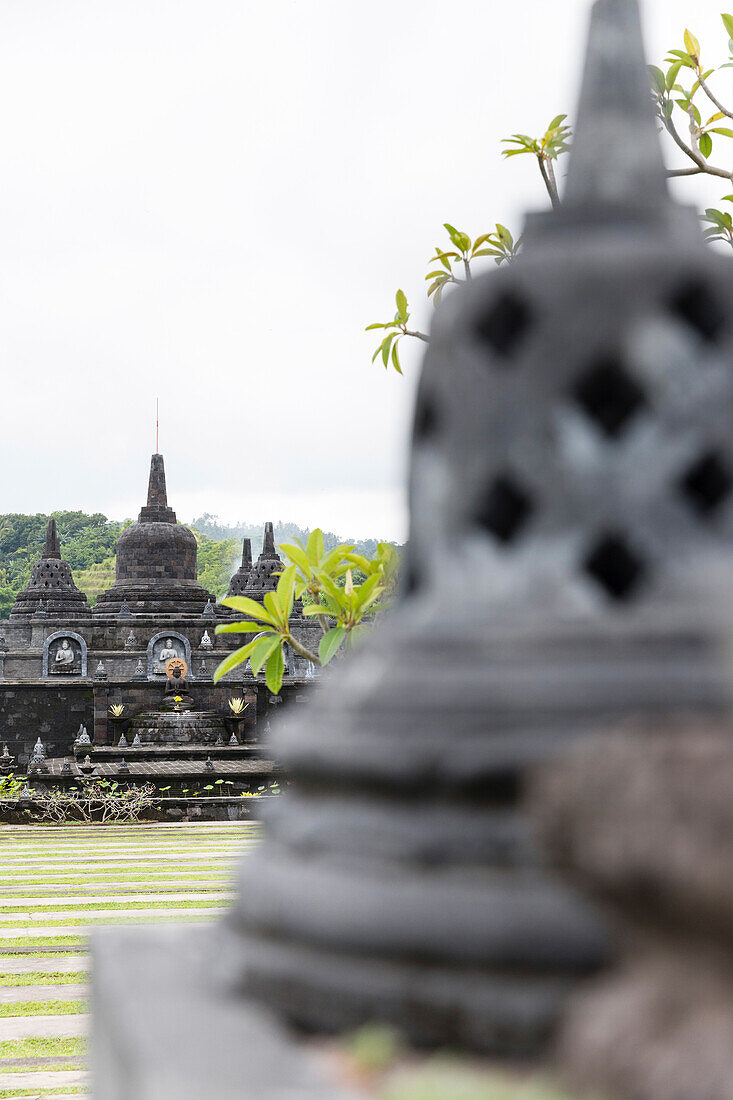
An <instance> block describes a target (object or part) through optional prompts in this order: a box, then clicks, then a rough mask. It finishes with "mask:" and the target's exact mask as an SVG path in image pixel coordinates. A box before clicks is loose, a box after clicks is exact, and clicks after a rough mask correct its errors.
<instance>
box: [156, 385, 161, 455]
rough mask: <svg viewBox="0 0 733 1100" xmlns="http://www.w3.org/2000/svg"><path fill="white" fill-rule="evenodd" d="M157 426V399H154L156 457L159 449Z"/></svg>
mask: <svg viewBox="0 0 733 1100" xmlns="http://www.w3.org/2000/svg"><path fill="white" fill-rule="evenodd" d="M158 424H159V420H158V398H157V397H156V399H155V453H156V454H157V455H159V454H160V447H159V444H158Z"/></svg>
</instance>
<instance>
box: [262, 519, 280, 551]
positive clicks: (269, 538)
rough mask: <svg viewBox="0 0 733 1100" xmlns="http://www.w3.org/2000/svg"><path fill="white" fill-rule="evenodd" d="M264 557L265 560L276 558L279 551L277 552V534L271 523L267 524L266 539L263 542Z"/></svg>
mask: <svg viewBox="0 0 733 1100" xmlns="http://www.w3.org/2000/svg"><path fill="white" fill-rule="evenodd" d="M262 557H263V558H276V557H277V551H276V550H275V534H274V532H273V529H272V524H271V523H266V524H265V537H264V539H263V541H262Z"/></svg>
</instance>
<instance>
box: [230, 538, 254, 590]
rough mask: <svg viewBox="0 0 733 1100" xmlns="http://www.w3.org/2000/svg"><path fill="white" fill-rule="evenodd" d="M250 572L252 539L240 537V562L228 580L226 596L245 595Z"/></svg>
mask: <svg viewBox="0 0 733 1100" xmlns="http://www.w3.org/2000/svg"><path fill="white" fill-rule="evenodd" d="M251 573H252V541H251V539H247V538H245V539H242V564H241V565H240V567H239V569H238V570H237V572H236V573H235V574H234V576H233V577H232V579H231V581H230V582H229V591H228V592H227V596H245V595H246V594H247V587H248V585H249V578H250V574H251Z"/></svg>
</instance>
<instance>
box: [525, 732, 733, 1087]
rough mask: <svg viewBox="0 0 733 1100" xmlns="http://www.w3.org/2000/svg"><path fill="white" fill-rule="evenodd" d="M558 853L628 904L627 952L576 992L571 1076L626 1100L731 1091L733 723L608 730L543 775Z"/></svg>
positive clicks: (546, 825) (547, 819)
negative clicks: (607, 971)
mask: <svg viewBox="0 0 733 1100" xmlns="http://www.w3.org/2000/svg"><path fill="white" fill-rule="evenodd" d="M532 803H533V806H534V812H535V820H536V826H537V829H538V831H539V833H540V835H541V837H542V838H543V840H544V842H545V845H546V849H547V852H548V854H549V856H550V858H551V860H552V862H553V863H554V864H555V865H556V866H557V867H559V868H561V869H563V870H564V871H565V872H566V873H567V875H568V876H569V878H571V879H572V880H573V881H574V882H575V883H576V884H577V885H580V886H582V887H583V888H584V889H585V890H586V891H587V893H588V894H589V895H590V896H592V897H594V898H596V899H597V900H602V901H603V902H605V903H606V904H608V905H609V906H610V907H611V908H612V909H613V910H614V911H615V912H616V914H617V918H618V922H619V927H620V930H621V939H622V944H623V949H624V950H623V962H622V963H621V964H620V965H619V967H618V968H617V969H614V970H612V971H611V972H610V973H609V974H608V975H607V976H606V977H604V978H602V979H599V980H598V981H597V982H594V983H592V984H591V985H590V986H589V987H588V988H586V989H584V990H582V991H581V992H578V993H576V994H575V996H574V997H573V998H572V999H571V1001H570V1004H569V1008H568V1011H567V1015H566V1018H565V1021H564V1025H563V1028H562V1032H561V1036H560V1060H561V1063H562V1065H563V1067H564V1068H565V1069H566V1071H567V1073H568V1075H569V1078H570V1080H571V1081H572V1083H573V1084H574V1085H575V1086H576V1087H577V1088H579V1089H580V1090H586V1091H587V1092H589V1093H590V1094H594V1093H595V1092H596V1091H599V1092H600V1093H601V1095H609V1096H611V1097H622V1098H624V1100H659V1098H660V1097H664V1100H692V1098H693V1097H694V1100H730V1097H731V1096H733V730H731V728H730V727H727V726H725V725H718V726H713V725H710V724H707V723H705V722H703V721H695V720H694V719H693V718H690V719H689V720H687V721H682V722H680V721H677V722H675V721H670V722H668V723H661V724H657V725H654V726H651V727H646V728H645V727H643V726H641V727H639V726H637V727H630V728H629V729H628V730H625V731H619V732H614V733H610V734H608V735H607V736H605V737H602V736H601V737H596V738H593V739H592V740H589V741H587V742H586V743H584V744H582V745H577V746H575V747H574V749H573V751H572V752H570V753H568V755H567V757H565V758H563V759H562V760H558V761H557V762H556V763H555V764H554V765H553V766H550V767H548V768H547V770H546V771H544V772H541V773H540V774H539V776H538V777H537V779H536V781H535V784H534V790H533V796H532Z"/></svg>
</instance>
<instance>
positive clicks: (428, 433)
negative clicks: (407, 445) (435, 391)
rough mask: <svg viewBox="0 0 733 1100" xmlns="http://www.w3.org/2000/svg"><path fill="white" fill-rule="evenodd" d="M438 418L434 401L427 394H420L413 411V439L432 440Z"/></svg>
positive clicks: (436, 428)
mask: <svg viewBox="0 0 733 1100" xmlns="http://www.w3.org/2000/svg"><path fill="white" fill-rule="evenodd" d="M439 420H440V417H439V415H438V409H437V406H436V403H435V401H434V399H433V398H432V397H431V396H429V395H428V394H421V395H420V396H419V397H418V399H417V407H416V409H415V424H414V428H413V431H414V435H415V439H416V440H418V441H420V440H426V439H432V437H433V436H434V435H435V434H436V433H437V430H438V424H439Z"/></svg>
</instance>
